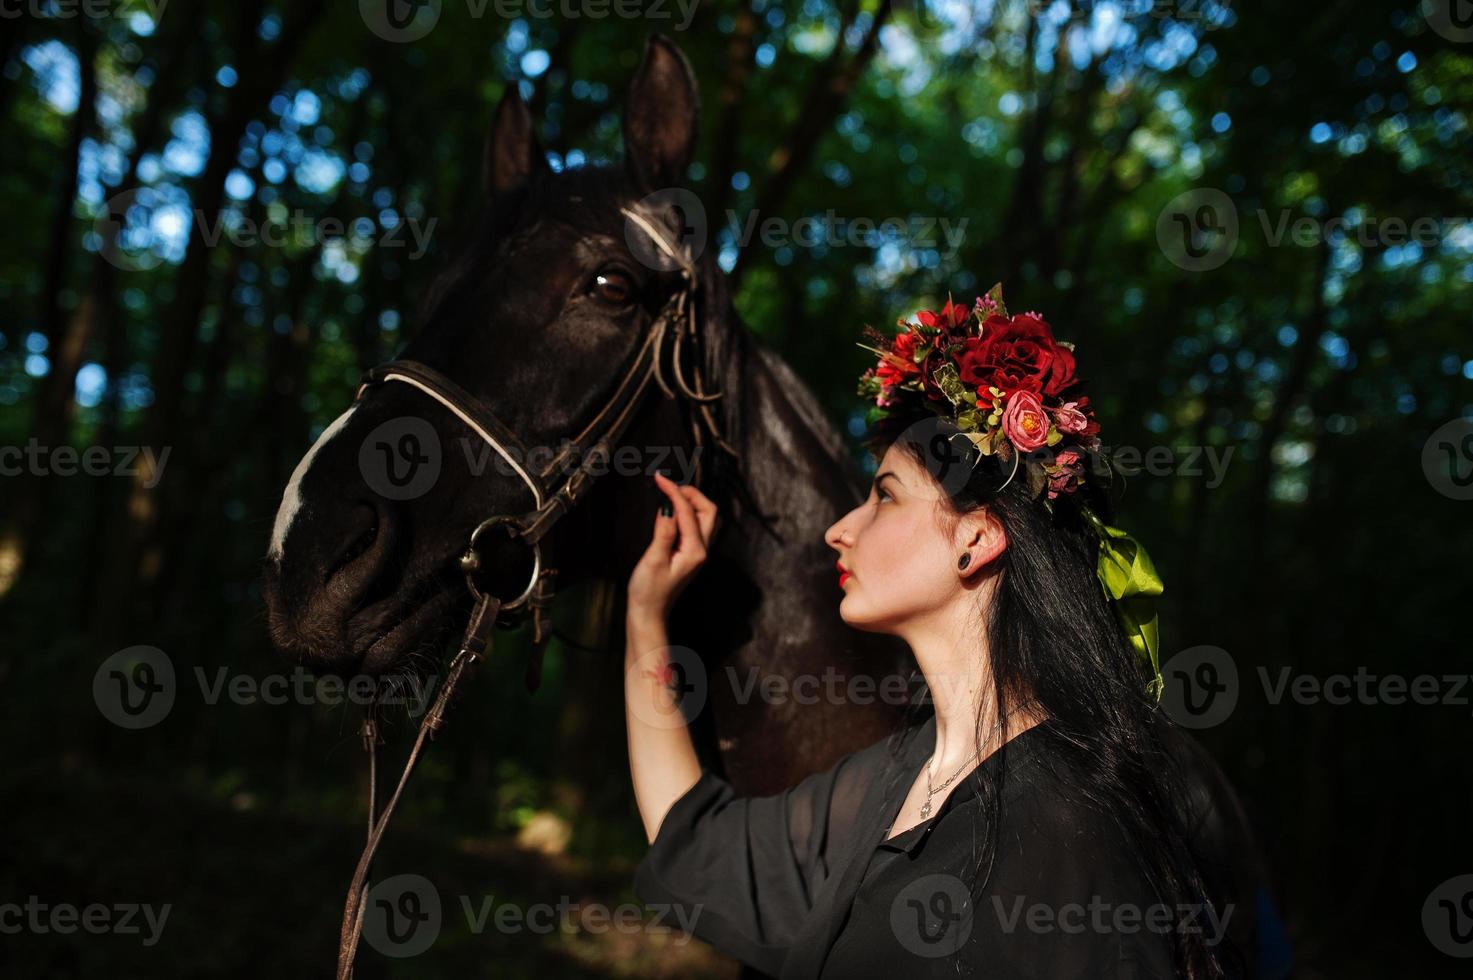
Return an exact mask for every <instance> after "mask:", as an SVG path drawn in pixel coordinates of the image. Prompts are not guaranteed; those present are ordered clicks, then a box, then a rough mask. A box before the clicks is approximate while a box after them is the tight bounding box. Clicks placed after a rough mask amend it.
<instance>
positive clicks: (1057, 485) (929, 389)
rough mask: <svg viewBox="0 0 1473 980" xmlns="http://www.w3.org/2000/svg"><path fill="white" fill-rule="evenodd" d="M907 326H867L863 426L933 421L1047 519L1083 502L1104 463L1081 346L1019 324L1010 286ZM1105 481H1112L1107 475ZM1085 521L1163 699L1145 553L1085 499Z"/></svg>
mask: <svg viewBox="0 0 1473 980" xmlns="http://www.w3.org/2000/svg"><path fill="white" fill-rule="evenodd" d="M914 316H915V319H914V321H909V320H907V319H906V318H904V317H901V318H900V319H899V320H897V321H896V325H897V326H899V327H900V332H899V333H898V334H896V335H895V336H894V337H886V336H885V335H883V334H881V333H880V332H879V331H877V330H875V329H874V328H873V327H869V326H866V327H865V328H864V331H863V335H864V336H865V337H866V339H869V340H871V341H873V342H874V346H869V345H867V344H859V345H858V346H860V347H863V348H864V349H865V350H867V351H870V352H871V353H873V354H875V355H876V356H877V357H878V362H877V363H876V364H875V366H874V367H872V368H869V369H867V370H866V371H865V372H864V374H862V375H861V376H860V378H859V394H860V395H862V396H863V397H865V398H866V399H870V400H872V401H873V403H874V404H873V406H872V407H871V408H870V410H869V414H868V416H867V419H866V420H867V421H868V422H870V423H871V424H873V423H874V422H877V421H880V420H882V419H885V418H888V417H891V416H893V415H901V416H902V417H904V416H907V415H913V414H916V412H917V411H918V410H920V411H930V412H932V413H934V414H935V415H937V416H940V417H941V418H943V419H945V420H947V421H949V422H950V423H952V424H953V425H954V426H955V428H956V430H957V434H959V435H961V436H964V437H965V438H966V439H967V440H969V441H970V443H971V445H972V447H974V448H975V449H976V451H977V458H976V460H975V461H974V462H973V464H972V465H973V466H974V467H975V466H976V464H977V463H980V462H981V460H982V458H983V457H984V456H995V457H997V459H998V460H999V461H1001V463H1002V464H1003V465H1005V466H1010V472H1009V475H1008V478H1007V480H1005V481H1004V482H1003V484H1002V486H1001V487H999V488H998V490H999V492H1000V491H1001V490H1002V488H1003V487H1006V486H1007V485H1008V484H1009V483H1011V482H1012V481H1013V479H1014V478H1015V477H1016V476H1017V475H1018V473H1019V471H1020V470H1021V471H1022V472H1023V473H1024V475H1025V476H1024V478H1025V479H1026V480H1027V485H1028V493H1029V496H1030V497H1031V498H1033V499H1039V498H1040V497H1041V498H1042V503H1043V506H1044V507H1046V508H1047V509H1048V510H1049V511H1050V512H1052V510H1053V501H1054V500H1056V499H1057V498H1059V497H1060V495H1065V496H1072V495H1074V494H1077V493H1078V491H1079V490H1080V488H1081V487H1083V486H1084V485H1085V480H1086V478H1087V476H1086V471H1085V460H1086V458H1087V457H1090V456H1094V455H1098V456H1099V457H1100V458H1101V459H1103V460H1104V461H1105V463H1106V465H1107V467H1108V464H1109V457H1108V454H1106V453H1105V452H1104V451H1103V449H1102V448H1101V445H1100V439H1099V431H1100V424H1099V422H1098V421H1097V420H1096V419H1095V415H1094V410H1093V409H1091V408H1090V405H1089V398H1088V397H1087V396H1085V395H1083V394H1081V393H1080V392H1079V387H1080V385H1081V379H1080V378H1079V376H1078V375H1077V374H1076V365H1075V359H1074V345H1073V344H1072V343H1069V342H1068V341H1064V340H1056V339H1055V338H1054V332H1053V328H1052V327H1050V326H1049V324H1048V322H1047V321H1046V320H1044V319H1043V317H1042V316H1040V315H1039V314H1038V313H1035V312H1031V311H1030V312H1027V313H1021V314H1018V315H1016V316H1013V315H1010V314H1009V313H1008V310H1007V307H1006V306H1005V305H1004V304H1003V299H1002V284H1001V283H999V284H997V285H995V286H993V287H992V289H990V290H988V292H987V294H986V295H985V296H978V297H977V299H976V301H975V302H974V303H973V304H972V306H971V307H970V308H969V307H966V306H963V305H961V304H958V303H954V302H952V300H951V298H950V297H947V300H946V305H945V306H943V307H942V308H941V310H940V311H939V312H937V311H933V310H920V311H918V312H916V313H915V315H914ZM1107 472H1109V470H1107ZM1078 502H1079V509H1080V513H1081V514H1083V515H1084V517H1085V519H1086V520H1087V521H1088V522H1089V523H1090V525H1091V526H1092V527H1093V528H1094V530H1095V532H1096V534H1098V535H1099V538H1100V552H1099V561H1098V564H1097V567H1096V574H1097V577H1098V578H1099V580H1100V585H1101V587H1102V588H1103V589H1104V591H1105V595H1106V598H1108V599H1109V600H1110V602H1111V603H1112V605H1113V606H1114V608H1115V612H1116V616H1117V618H1118V619H1119V621H1120V624H1121V626H1122V628H1123V629H1124V630H1125V634H1126V636H1127V638H1128V639H1129V640H1130V642H1131V645H1132V646H1133V647H1134V648H1135V649H1136V651H1137V653H1139V654H1140V655H1141V657H1142V658H1143V659H1145V660H1146V661H1147V662H1148V663H1149V665H1150V667H1151V670H1152V672H1153V675H1154V677H1153V680H1152V681H1151V684H1150V691H1151V693H1152V694H1154V695H1155V696H1156V697H1157V698H1158V699H1159V698H1160V696H1161V692H1162V686H1163V683H1162V679H1161V662H1160V656H1159V647H1160V639H1159V635H1160V634H1159V625H1158V620H1157V615H1156V611H1155V599H1156V597H1157V596H1159V595H1160V594H1161V592H1162V590H1163V588H1164V586H1163V584H1162V582H1161V578H1160V576H1159V575H1157V573H1156V569H1155V566H1154V565H1153V564H1152V562H1151V559H1150V556H1149V555H1147V554H1146V550H1145V548H1143V547H1141V545H1140V542H1138V541H1136V540H1135V539H1134V538H1132V537H1131V536H1130V535H1129V534H1127V533H1126V532H1124V531H1122V530H1121V529H1120V528H1117V527H1110V526H1108V525H1106V524H1105V523H1103V522H1102V521H1101V520H1100V519H1099V517H1098V516H1096V515H1095V513H1094V511H1093V510H1092V509H1091V508H1090V507H1089V506H1088V505H1087V504H1085V503H1084V501H1083V499H1082V498H1078Z"/></svg>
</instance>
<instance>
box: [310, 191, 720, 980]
mask: <svg viewBox="0 0 1473 980" xmlns="http://www.w3.org/2000/svg"><path fill="white" fill-rule="evenodd" d="M620 210H621V211H622V212H623V214H624V215H625V217H626V218H627V219H628V220H630V221H632V222H634V223H635V224H636V225H638V226H639V227H640V228H641V229H643V230H644V232H645V233H646V234H647V235H648V236H649V237H650V238H651V239H652V240H653V241H654V243H655V244H656V246H658V247H659V249H660V250H661V251H662V252H663V253H665V255H667V256H668V257H669V258H670V259H671V260H673V262H674V263H675V265H676V266H677V267H678V268H679V269H680V272H681V275H682V277H683V280H684V281H683V282H682V283H681V286H680V288H679V289H678V290H677V291H676V292H675V293H674V294H672V295H671V297H670V299H669V300H667V301H666V303H665V306H664V307H663V308H662V309H661V310H660V312H659V314H658V315H657V316H656V317H655V319H654V321H653V322H652V323H651V324H650V327H649V330H648V332H647V333H646V334H645V337H644V340H643V342H642V343H641V345H640V348H639V352H638V353H637V354H636V355H635V357H634V359H633V362H632V363H631V364H630V366H629V368H628V370H626V371H625V373H624V376H623V377H622V378H621V379H620V381H619V385H618V387H617V388H616V389H615V391H614V394H613V395H612V396H611V397H610V398H609V401H608V403H607V404H606V405H605V406H604V407H603V408H602V409H601V410H600V411H599V412H598V414H597V415H595V416H594V417H593V419H592V420H591V421H590V422H589V423H588V424H587V425H586V426H584V427H583V430H582V431H581V432H579V433H578V434H577V435H576V436H574V437H573V438H572V439H571V440H568V441H567V442H565V443H564V445H563V447H562V448H561V449H560V450H559V451H558V452H557V453H556V454H555V455H554V456H553V458H552V460H551V461H550V462H548V463H547V465H546V466H543V467H540V468H534V467H533V466H532V465H531V462H530V461H531V454H530V453H529V452H528V450H527V447H526V445H525V444H524V443H523V442H522V440H521V439H519V438H518V437H517V435H516V433H514V432H513V431H512V430H511V429H510V428H508V427H507V426H505V425H503V424H502V423H501V421H500V420H499V419H497V417H496V414H495V413H494V412H492V411H491V410H490V409H489V408H487V407H486V406H485V404H483V403H482V402H481V400H480V399H479V398H477V397H476V396H475V395H472V394H471V393H470V392H468V391H466V390H465V389H464V388H462V387H461V386H460V385H458V384H456V383H455V382H454V381H452V380H450V379H449V378H447V377H446V376H445V375H443V374H441V373H440V372H439V371H436V370H435V369H434V368H431V367H429V366H427V365H425V364H421V363H419V362H417V361H403V360H401V361H390V362H389V363H387V364H382V365H379V366H378V367H376V368H373V369H372V370H370V371H368V372H367V373H366V374H365V375H364V377H363V383H362V384H361V385H360V386H359V388H358V392H357V395H356V396H355V399H356V398H362V397H363V395H364V394H365V393H366V392H368V391H370V390H372V389H373V388H374V387H375V386H377V385H381V384H388V383H392V382H398V383H402V384H407V385H409V386H411V387H413V388H416V389H418V390H419V391H421V392H423V393H424V394H426V395H428V396H429V397H430V398H432V399H434V400H435V401H437V402H439V403H440V404H441V405H442V406H444V407H445V408H446V409H447V410H449V411H450V413H451V414H453V415H454V416H455V417H456V418H458V419H460V421H461V422H462V423H464V424H465V425H466V427H467V428H469V429H470V430H471V431H472V432H474V433H475V434H476V435H477V436H478V437H479V438H480V439H481V440H482V441H483V442H485V443H486V444H487V445H488V446H490V447H491V449H492V451H494V452H495V453H496V454H497V455H498V456H499V457H500V458H501V459H502V461H504V462H505V463H506V464H507V465H508V466H509V467H510V468H511V472H512V473H514V474H515V475H516V476H517V477H518V478H520V479H521V481H522V482H523V483H525V484H526V486H527V489H529V490H530V491H531V493H532V500H533V509H532V510H530V511H527V512H525V513H522V514H515V515H513V514H493V515H491V516H489V517H487V518H486V519H485V520H483V521H481V522H480V523H479V524H478V525H477V526H476V528H475V530H474V531H472V532H471V535H470V541H469V542H468V543H467V545H466V549H465V552H464V553H463V554H462V555H461V556H460V561H459V566H460V570H461V572H463V573H464V574H465V581H466V588H467V589H468V591H469V592H470V594H471V598H472V599H473V600H474V606H473V608H472V611H471V615H470V620H469V622H468V623H467V625H466V630H465V636H464V638H463V639H462V640H461V644H460V649H459V651H458V652H457V653H456V654H455V656H454V657H453V658H452V659H451V661H450V666H449V668H448V669H447V671H446V676H445V682H444V683H443V684H442V685H441V686H440V689H439V691H438V692H437V693H436V695H435V698H434V700H433V702H432V703H431V705H430V708H429V710H428V711H427V712H426V713H425V717H424V720H423V721H422V722H421V723H420V726H419V730H418V732H417V733H416V735H415V739H414V744H413V746H412V747H411V748H410V752H409V756H408V759H407V760H406V762H405V765H404V772H403V774H402V775H401V776H400V778H399V782H398V785H397V786H396V787H395V789H394V792H393V795H392V796H391V797H390V798H389V801H388V803H387V805H386V806H385V807H384V809H383V812H382V813H379V814H375V812H374V811H375V808H376V806H377V798H378V786H377V782H378V772H377V769H378V759H377V756H378V752H377V747H378V745H380V744H382V739H381V738H380V737H379V732H378V725H377V722H376V720H375V718H374V716H373V712H372V708H371V707H370V710H369V713H368V715H367V717H366V718H365V719H364V721H363V725H362V727H361V729H360V734H361V735H362V736H363V745H364V749H365V751H366V752H367V754H368V766H369V790H368V797H369V798H368V840H367V842H366V843H365V845H364V848H363V853H362V855H361V856H360V857H359V860H358V865H357V867H356V868H355V869H354V872H353V880H352V882H351V883H350V884H349V886H348V898H347V902H346V903H345V905H344V907H343V924H342V929H341V932H340V934H339V947H338V970H337V977H338V980H350V978H351V977H352V976H353V959H354V955H355V953H356V951H357V948H358V939H359V936H360V935H361V933H362V929H363V915H364V913H365V912H366V911H367V902H368V874H369V867H370V865H371V864H372V861H373V855H374V852H375V851H376V850H377V849H378V845H379V842H380V840H381V839H382V838H383V834H384V831H385V830H386V829H387V827H388V824H389V818H390V817H391V816H392V814H393V812H394V807H395V806H396V805H397V804H398V802H399V797H400V794H401V793H402V792H403V791H404V786H405V784H407V783H408V781H409V776H410V774H411V773H412V772H413V771H414V767H415V764H416V763H417V762H418V761H419V756H420V754H421V751H422V749H423V747H424V744H425V740H426V739H427V738H432V737H433V736H434V735H435V733H436V732H438V731H439V729H440V728H441V727H442V726H443V725H444V715H445V710H446V707H447V706H448V704H449V701H450V698H451V695H452V693H453V692H454V690H455V687H456V686H457V684H458V683H459V681H460V679H461V677H462V676H463V675H464V674H465V672H466V670H467V669H469V668H470V667H471V666H472V665H473V664H474V663H475V662H476V661H477V660H479V659H481V657H482V656H484V655H485V654H487V653H488V652H489V647H490V641H491V631H492V627H493V626H494V625H495V624H496V623H497V621H498V620H499V619H502V618H503V617H505V614H506V613H514V614H515V615H514V616H512V617H509V618H511V619H517V620H521V619H525V617H526V616H527V615H528V614H529V613H530V615H531V617H532V620H533V637H532V648H533V652H532V657H531V660H530V661H529V662H528V664H527V686H528V688H529V689H530V690H536V686H537V683H538V679H539V677H540V673H541V656H542V651H543V649H544V647H545V645H546V643H547V640H548V638H549V637H550V635H551V629H550V626H549V619H548V617H549V616H550V612H549V608H550V606H551V604H552V597H553V580H554V579H555V578H556V576H557V570H556V569H553V568H549V567H544V562H543V555H542V539H543V538H544V537H545V536H546V535H547V532H548V531H550V530H551V529H552V527H553V525H554V524H556V523H557V522H558V520H559V519H561V518H562V517H563V515H565V514H566V513H568V511H570V510H571V509H572V508H573V506H574V505H575V504H577V502H578V501H579V500H580V499H582V497H583V496H584V494H586V493H587V491H588V489H589V487H590V486H591V485H592V484H593V482H594V481H595V480H596V479H597V478H598V477H599V476H600V475H602V473H603V472H605V471H606V469H607V463H608V459H609V457H610V456H611V455H612V453H613V451H614V450H615V449H616V448H618V444H619V439H620V437H621V436H622V435H623V433H624V431H625V430H626V429H627V428H628V426H629V423H630V421H631V419H632V418H633V416H634V413H635V410H636V408H637V407H638V406H639V404H640V403H641V401H642V399H643V396H644V393H645V391H646V389H647V388H648V387H649V384H650V381H651V379H653V380H654V382H655V384H657V385H658V386H659V388H660V390H661V391H662V392H663V393H664V395H665V397H666V398H667V399H674V398H676V397H682V398H685V399H687V400H689V401H690V402H692V403H694V405H695V406H696V408H697V409H698V411H697V412H693V413H691V417H690V423H691V429H692V433H693V436H694V439H695V445H696V452H695V461H696V462H695V474H694V478H695V482H696V483H697V484H699V483H700V473H701V448H702V446H703V445H704V437H703V433H702V429H703V426H704V428H705V429H706V430H707V431H709V433H710V435H711V437H712V439H713V441H714V442H715V443H716V445H718V446H719V447H721V448H722V449H723V450H724V451H726V452H727V453H730V454H731V455H732V456H733V457H734V458H736V459H738V460H739V459H740V454H739V453H738V452H737V451H736V450H735V449H734V448H733V447H732V446H731V445H729V444H728V443H727V441H726V440H725V439H724V438H723V437H722V434H721V431H720V427H719V426H718V425H717V423H716V420H715V418H714V417H713V416H712V413H711V409H710V403H711V402H713V401H716V400H717V399H719V398H721V397H722V396H723V394H724V392H715V393H707V392H705V391H703V390H702V388H703V379H702V370H701V358H700V357H699V356H697V357H696V358H695V359H694V360H695V368H694V372H695V373H694V381H695V384H694V386H692V385H691V384H689V383H687V381H686V379H685V375H684V370H683V368H682V365H681V348H682V341H684V340H685V339H687V338H688V339H689V340H690V341H691V342H692V343H696V342H698V341H699V334H698V323H697V320H698V318H697V315H696V302H695V296H696V292H697V290H698V289H699V287H700V280H699V274H698V271H697V267H696V264H695V262H694V260H693V259H692V258H691V257H689V256H687V255H686V254H685V252H684V251H683V250H681V249H679V248H677V247H675V245H673V244H672V243H671V242H670V241H669V240H668V239H667V238H666V236H665V235H664V234H662V233H660V232H659V231H658V230H657V229H656V227H655V225H654V224H653V223H651V222H650V221H649V220H648V219H646V218H645V217H644V216H643V215H640V214H638V213H636V212H635V211H633V210H631V209H629V208H620ZM667 335H673V338H674V339H673V344H672V350H671V355H670V365H671V374H672V375H673V377H674V380H675V389H672V388H671V386H670V384H669V383H668V382H667V381H666V380H665V377H664V368H663V360H662V358H663V350H664V346H665V338H666V337H667ZM677 392H678V396H677ZM570 467H571V469H572V472H571V474H570V475H569V476H568V477H567V478H566V479H563V480H562V481H561V483H559V482H558V478H559V475H560V474H561V473H564V472H567V471H568V469H569V468H570ZM493 528H501V529H502V530H504V531H505V532H507V533H508V534H510V535H511V536H512V537H513V538H519V539H520V540H521V541H523V542H524V543H525V544H527V545H528V546H529V547H530V548H531V549H532V574H531V577H530V578H529V580H528V582H527V586H526V588H525V589H523V590H522V593H521V594H520V595H518V596H517V597H516V598H514V599H511V600H509V601H503V600H501V599H500V598H498V597H496V596H494V595H491V594H490V593H489V592H486V591H483V590H482V589H481V588H480V587H479V586H477V584H476V580H475V576H476V573H477V572H478V571H479V570H480V569H481V567H482V565H483V562H482V559H481V552H480V548H481V544H482V538H483V536H484V535H486V534H487V533H488V532H489V531H491V530H492V529H493Z"/></svg>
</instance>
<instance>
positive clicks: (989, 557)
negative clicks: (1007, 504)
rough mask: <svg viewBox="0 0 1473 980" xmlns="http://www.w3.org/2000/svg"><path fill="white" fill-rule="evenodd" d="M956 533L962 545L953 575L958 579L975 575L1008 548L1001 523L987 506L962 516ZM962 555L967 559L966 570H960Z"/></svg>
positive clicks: (1005, 534) (963, 568)
mask: <svg viewBox="0 0 1473 980" xmlns="http://www.w3.org/2000/svg"><path fill="white" fill-rule="evenodd" d="M957 531H958V534H959V535H960V536H961V545H962V547H961V549H960V551H959V552H958V555H957V574H958V575H960V576H961V577H962V578H968V577H970V576H972V575H976V574H977V572H978V571H979V570H980V569H983V568H986V567H988V566H989V565H991V564H992V563H993V562H995V561H997V559H998V557H999V556H1000V555H1001V554H1002V553H1003V552H1004V551H1006V550H1007V549H1008V534H1007V532H1006V531H1004V530H1003V526H1002V521H999V520H998V519H997V515H995V514H993V513H992V511H991V509H989V508H987V507H979V508H978V509H977V510H975V511H973V512H972V513H970V514H968V515H966V516H965V517H963V518H962V520H961V523H960V524H959V525H958V526H957ZM962 555H967V556H968V558H967V561H966V567H962V564H961V556H962Z"/></svg>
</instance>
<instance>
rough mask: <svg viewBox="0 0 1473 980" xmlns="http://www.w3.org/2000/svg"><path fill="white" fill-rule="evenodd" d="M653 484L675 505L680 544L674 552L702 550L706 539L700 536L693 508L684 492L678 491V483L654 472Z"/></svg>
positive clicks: (684, 552)
mask: <svg viewBox="0 0 1473 980" xmlns="http://www.w3.org/2000/svg"><path fill="white" fill-rule="evenodd" d="M655 485H656V486H658V487H659V488H660V489H661V490H663V491H664V492H665V496H667V497H669V498H670V502H671V503H672V504H674V506H675V523H676V525H677V526H678V527H679V528H680V545H679V547H677V548H676V554H695V553H696V552H698V551H700V552H704V551H705V548H706V541H705V538H704V537H702V536H701V533H700V528H699V526H698V523H697V521H696V513H695V509H694V508H693V507H692V506H691V502H690V500H689V499H687V498H686V496H685V494H683V493H681V492H680V485H679V484H678V483H676V482H675V481H674V480H672V479H670V478H669V477H668V476H666V475H665V474H663V473H656V474H655Z"/></svg>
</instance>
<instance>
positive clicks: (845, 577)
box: [834, 561, 854, 589]
mask: <svg viewBox="0 0 1473 980" xmlns="http://www.w3.org/2000/svg"><path fill="white" fill-rule="evenodd" d="M834 567H835V568H837V569H838V570H839V588H841V589H842V588H843V587H844V583H845V582H847V581H849V580H850V579H851V578H853V577H854V573H853V572H851V571H849V569H847V568H845V567H844V566H843V564H841V563H840V562H837V561H836V562H834Z"/></svg>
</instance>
